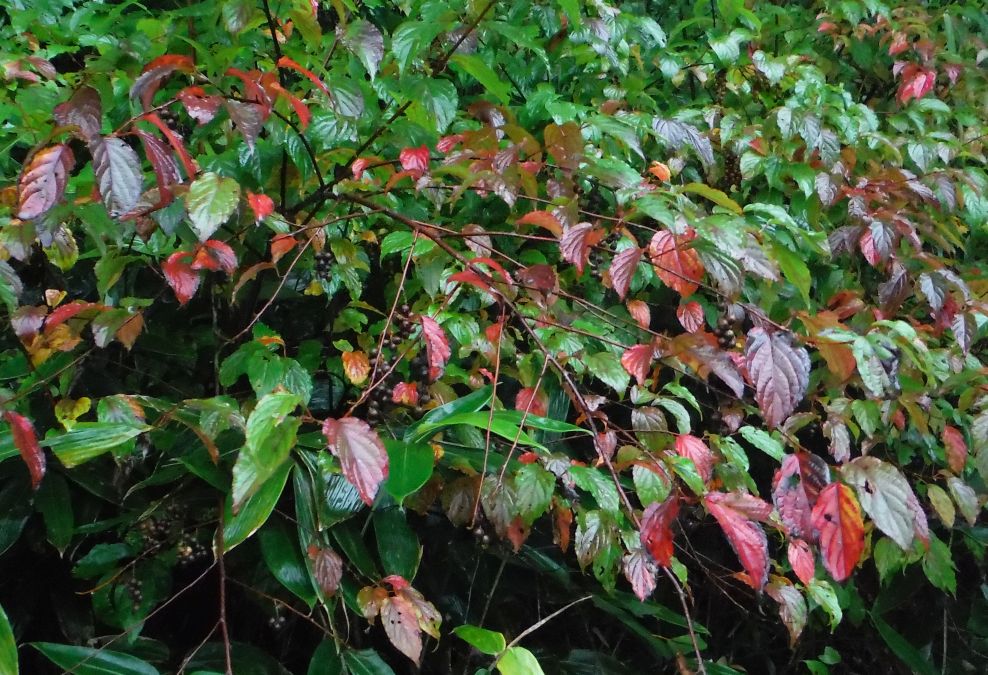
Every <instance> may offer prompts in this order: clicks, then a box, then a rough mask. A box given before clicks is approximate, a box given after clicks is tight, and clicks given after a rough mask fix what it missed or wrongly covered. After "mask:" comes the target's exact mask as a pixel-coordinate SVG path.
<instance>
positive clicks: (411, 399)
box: [391, 382, 419, 405]
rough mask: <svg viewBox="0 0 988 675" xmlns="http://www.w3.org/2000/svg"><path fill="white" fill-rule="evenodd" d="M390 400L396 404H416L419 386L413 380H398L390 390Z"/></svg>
mask: <svg viewBox="0 0 988 675" xmlns="http://www.w3.org/2000/svg"><path fill="white" fill-rule="evenodd" d="M391 401H392V402H393V403H397V404H398V405H417V404H418V402H419V387H418V385H417V384H415V383H414V382H399V383H398V384H396V385H395V388H394V389H393V390H391Z"/></svg>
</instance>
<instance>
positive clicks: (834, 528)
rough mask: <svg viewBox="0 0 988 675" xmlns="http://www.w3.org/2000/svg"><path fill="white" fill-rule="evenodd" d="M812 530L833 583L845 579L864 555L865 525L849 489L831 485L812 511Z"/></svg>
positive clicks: (821, 495) (838, 484)
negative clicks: (818, 534) (815, 531)
mask: <svg viewBox="0 0 988 675" xmlns="http://www.w3.org/2000/svg"><path fill="white" fill-rule="evenodd" d="M812 518H813V526H814V527H815V528H816V529H817V530H818V531H819V532H820V551H821V552H822V553H823V566H824V567H826V568H827V571H828V572H830V576H832V577H833V578H834V580H836V581H844V579H847V578H848V577H849V576H850V575H851V572H852V571H854V567H855V566H856V565H857V564H858V561H859V560H860V559H861V554H862V552H863V551H864V521H863V520H862V518H861V507H860V506H859V505H858V500H857V499H856V498H855V496H854V492H853V491H852V490H851V488H849V487H847V486H846V485H843V484H841V483H831V484H830V485H828V486H827V487H825V488H824V489H823V491H822V492H820V497H819V498H818V500H817V503H816V506H814V507H813V514H812Z"/></svg>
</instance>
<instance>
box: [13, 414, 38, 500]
mask: <svg viewBox="0 0 988 675" xmlns="http://www.w3.org/2000/svg"><path fill="white" fill-rule="evenodd" d="M3 416H4V419H6V420H7V423H8V424H10V433H11V435H12V436H13V438H14V445H15V446H16V447H17V451H18V452H19V453H21V459H23V460H24V464H25V465H27V469H28V472H29V473H30V474H31V487H32V488H33V489H35V490H37V489H38V486H39V485H41V479H42V478H44V477H45V465H46V461H45V451H44V450H42V449H41V446H40V445H38V435H37V434H36V433H35V431H34V424H32V423H31V420H29V419H28V418H26V417H24V416H23V415H21V414H20V413H15V412H14V411H13V410H8V411H7V412H5V413H4V414H3Z"/></svg>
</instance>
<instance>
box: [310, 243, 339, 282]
mask: <svg viewBox="0 0 988 675" xmlns="http://www.w3.org/2000/svg"><path fill="white" fill-rule="evenodd" d="M315 260H316V265H315V270H316V276H317V277H319V278H320V279H322V280H323V281H329V271H330V268H331V267H332V266H333V262H334V261H335V260H336V258H335V257H334V256H333V252H332V251H330V250H329V249H323V250H322V251H319V252H318V253H316V255H315Z"/></svg>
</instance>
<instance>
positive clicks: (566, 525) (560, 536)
mask: <svg viewBox="0 0 988 675" xmlns="http://www.w3.org/2000/svg"><path fill="white" fill-rule="evenodd" d="M572 529H573V511H572V510H571V509H569V508H568V507H566V506H564V505H562V504H559V503H554V505H553V507H552V543H554V544H556V545H557V546H558V547H559V550H560V551H562V552H563V553H566V551H567V550H568V549H569V540H570V533H571V531H572Z"/></svg>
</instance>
